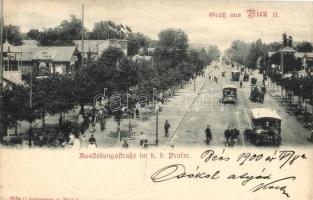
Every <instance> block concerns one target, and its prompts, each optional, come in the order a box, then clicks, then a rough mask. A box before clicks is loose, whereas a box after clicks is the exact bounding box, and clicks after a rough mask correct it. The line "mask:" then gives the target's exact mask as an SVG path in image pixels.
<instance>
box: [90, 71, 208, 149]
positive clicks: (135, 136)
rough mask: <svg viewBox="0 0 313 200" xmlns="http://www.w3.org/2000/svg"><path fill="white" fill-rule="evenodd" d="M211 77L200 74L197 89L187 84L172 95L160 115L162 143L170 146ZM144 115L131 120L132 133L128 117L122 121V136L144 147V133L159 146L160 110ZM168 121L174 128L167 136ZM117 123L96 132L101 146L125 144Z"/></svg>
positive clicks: (111, 121)
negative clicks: (142, 140)
mask: <svg viewBox="0 0 313 200" xmlns="http://www.w3.org/2000/svg"><path fill="white" fill-rule="evenodd" d="M208 70H209V68H207V70H206V72H205V74H206V75H207V73H208ZM206 78H207V77H202V76H198V77H197V78H196V80H195V85H196V91H195V92H194V82H193V81H192V82H191V83H187V84H186V85H185V87H184V88H182V89H179V90H178V91H177V92H176V94H175V95H174V96H173V97H171V98H169V99H168V100H167V102H165V104H164V105H163V108H162V111H161V112H159V115H158V140H159V144H158V145H159V146H166V145H168V141H169V139H170V138H171V135H172V134H173V131H175V129H176V127H177V126H178V125H179V123H180V121H181V118H182V117H183V115H184V114H185V112H186V111H187V109H188V108H189V106H190V105H191V103H192V102H193V100H194V98H195V97H196V94H197V93H198V92H199V91H200V89H201V86H202V84H203V83H204V80H205V79H206ZM140 115H141V117H139V118H137V117H135V119H131V127H132V131H131V133H129V131H128V130H129V119H124V120H123V121H122V122H121V127H120V130H121V135H122V137H123V136H125V135H126V136H127V137H130V138H131V139H129V140H128V144H129V147H130V148H141V146H140V145H139V140H140V133H141V131H143V132H144V135H145V137H146V139H147V140H148V144H149V146H150V147H151V146H155V141H156V127H157V125H156V113H155V112H149V113H147V112H145V113H144V112H142V113H140ZM165 120H168V121H169V123H170V125H171V128H170V130H169V136H168V137H165V135H164V133H165V132H164V123H165ZM116 131H117V123H116V122H115V121H114V120H113V119H112V118H110V119H108V120H107V123H106V129H105V130H104V132H103V133H101V132H100V131H96V132H95V133H93V134H94V136H95V138H96V140H97V144H98V147H122V143H123V141H121V142H120V141H119V137H118V135H117V133H116ZM91 134H92V133H91V128H89V130H87V131H86V137H87V139H89V137H90V136H91Z"/></svg>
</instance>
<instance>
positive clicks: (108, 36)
mask: <svg viewBox="0 0 313 200" xmlns="http://www.w3.org/2000/svg"><path fill="white" fill-rule="evenodd" d="M107 39H108V40H109V39H110V25H109V21H108V33H107Z"/></svg>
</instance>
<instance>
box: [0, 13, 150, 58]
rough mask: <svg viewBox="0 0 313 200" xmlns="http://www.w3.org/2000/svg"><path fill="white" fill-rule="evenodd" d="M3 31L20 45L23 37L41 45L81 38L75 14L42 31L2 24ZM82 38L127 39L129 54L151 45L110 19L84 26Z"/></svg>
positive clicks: (79, 21)
mask: <svg viewBox="0 0 313 200" xmlns="http://www.w3.org/2000/svg"><path fill="white" fill-rule="evenodd" d="M3 31H4V33H5V36H6V39H7V40H8V42H9V43H10V44H13V45H22V40H24V39H32V40H37V41H38V42H39V43H40V45H42V46H66V45H74V42H73V40H81V38H82V21H81V19H79V18H77V17H76V16H75V15H71V18H70V20H63V21H62V22H61V23H60V24H59V25H58V26H56V27H50V28H45V29H44V30H42V31H40V30H38V29H30V30H29V31H28V32H27V33H21V31H20V28H19V27H18V26H15V25H7V26H4V30H3ZM84 39H86V40H106V39H127V40H128V53H129V55H130V56H132V55H135V54H136V53H138V50H139V49H140V48H147V47H149V45H151V44H152V45H153V41H152V40H151V39H149V38H148V37H147V36H145V35H144V34H142V33H136V32H133V31H132V29H131V27H129V26H127V25H123V24H116V23H114V22H112V21H110V20H108V21H99V22H96V23H95V24H94V27H93V29H92V30H91V31H88V30H87V29H86V28H84Z"/></svg>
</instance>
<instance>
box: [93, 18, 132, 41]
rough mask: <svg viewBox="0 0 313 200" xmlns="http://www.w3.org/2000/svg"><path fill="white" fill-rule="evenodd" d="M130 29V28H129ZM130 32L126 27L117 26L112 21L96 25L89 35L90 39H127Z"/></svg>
mask: <svg viewBox="0 0 313 200" xmlns="http://www.w3.org/2000/svg"><path fill="white" fill-rule="evenodd" d="M127 27H128V26H127ZM129 33H130V32H129V31H127V30H126V28H125V26H124V25H122V24H120V25H117V24H115V23H114V22H112V21H110V20H109V21H100V22H96V23H95V24H94V27H93V30H92V31H91V32H90V33H89V39H92V40H107V39H112V38H115V39H125V38H126V37H127V35H128V34H129Z"/></svg>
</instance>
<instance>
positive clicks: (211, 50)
mask: <svg viewBox="0 0 313 200" xmlns="http://www.w3.org/2000/svg"><path fill="white" fill-rule="evenodd" d="M206 54H207V64H209V63H211V62H212V61H213V60H215V59H217V58H218V57H220V55H221V51H220V50H219V49H218V47H217V46H216V45H209V46H208V48H207V53H206Z"/></svg>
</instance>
